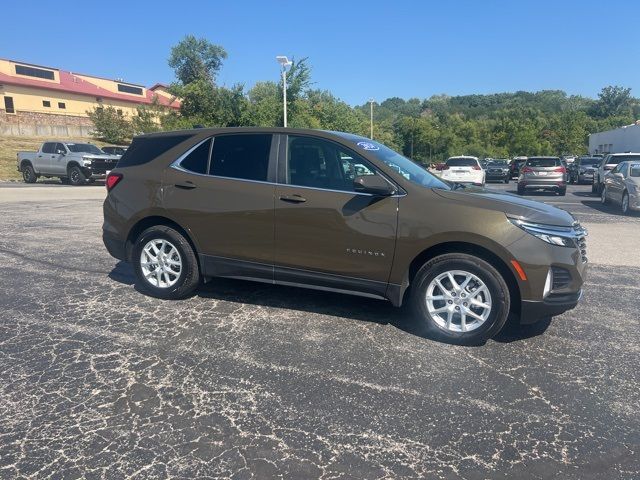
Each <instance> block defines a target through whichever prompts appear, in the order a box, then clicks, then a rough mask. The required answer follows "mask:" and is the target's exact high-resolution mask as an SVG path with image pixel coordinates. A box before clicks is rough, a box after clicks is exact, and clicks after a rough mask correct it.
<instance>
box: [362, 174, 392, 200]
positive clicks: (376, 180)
mask: <svg viewBox="0 0 640 480" xmlns="http://www.w3.org/2000/svg"><path fill="white" fill-rule="evenodd" d="M353 189H354V190H355V191H356V192H360V193H370V194H372V195H380V196H383V197H388V196H390V195H393V194H395V193H396V189H395V188H394V187H393V185H391V184H390V183H389V182H387V181H386V180H385V179H384V178H382V177H381V176H380V175H358V176H356V177H355V178H354V179H353Z"/></svg>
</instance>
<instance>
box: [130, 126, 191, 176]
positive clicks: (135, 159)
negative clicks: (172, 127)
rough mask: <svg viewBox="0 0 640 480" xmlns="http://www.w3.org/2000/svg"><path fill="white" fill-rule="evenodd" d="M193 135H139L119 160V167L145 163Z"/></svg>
mask: <svg viewBox="0 0 640 480" xmlns="http://www.w3.org/2000/svg"><path fill="white" fill-rule="evenodd" d="M192 136H193V135H185V134H180V135H161V136H158V137H138V138H134V139H133V143H132V144H131V146H130V147H129V148H128V149H127V151H126V152H125V153H124V155H123V156H122V157H121V158H120V160H118V168H120V167H133V166H136V165H144V164H145V163H149V162H150V161H152V160H154V159H155V158H157V157H159V156H160V155H162V154H163V153H164V152H166V151H167V150H171V149H172V148H173V147H175V146H176V145H179V144H180V143H182V142H184V141H185V140H187V139H189V138H191V137H192Z"/></svg>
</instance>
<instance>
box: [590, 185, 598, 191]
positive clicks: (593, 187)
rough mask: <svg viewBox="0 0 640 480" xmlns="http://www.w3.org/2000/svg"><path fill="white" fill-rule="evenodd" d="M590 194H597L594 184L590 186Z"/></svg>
mask: <svg viewBox="0 0 640 480" xmlns="http://www.w3.org/2000/svg"><path fill="white" fill-rule="evenodd" d="M591 193H597V189H596V184H595V183H592V184H591Z"/></svg>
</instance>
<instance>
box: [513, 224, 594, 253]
mask: <svg viewBox="0 0 640 480" xmlns="http://www.w3.org/2000/svg"><path fill="white" fill-rule="evenodd" d="M507 218H508V219H509V221H510V222H511V223H512V224H514V225H515V226H516V227H519V228H521V229H522V230H524V231H525V232H527V233H529V234H531V235H533V236H534V237H538V238H539V239H540V240H542V241H543V242H547V243H550V244H551V245H558V246H560V247H576V246H577V243H576V240H577V239H578V238H580V237H584V236H586V234H587V232H586V230H584V229H582V228H581V227H579V229H576V228H573V227H559V226H557V225H544V224H540V223H531V222H526V221H524V220H519V219H517V218H509V217H507Z"/></svg>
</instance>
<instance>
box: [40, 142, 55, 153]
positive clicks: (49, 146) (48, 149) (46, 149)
mask: <svg viewBox="0 0 640 480" xmlns="http://www.w3.org/2000/svg"><path fill="white" fill-rule="evenodd" d="M55 151H56V144H55V143H52V142H47V143H44V144H43V145H42V153H54V152H55Z"/></svg>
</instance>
